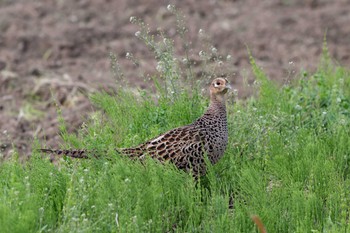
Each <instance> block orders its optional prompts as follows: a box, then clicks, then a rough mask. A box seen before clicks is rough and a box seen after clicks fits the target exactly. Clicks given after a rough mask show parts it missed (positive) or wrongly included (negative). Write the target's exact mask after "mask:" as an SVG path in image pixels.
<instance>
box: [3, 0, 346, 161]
mask: <svg viewBox="0 0 350 233" xmlns="http://www.w3.org/2000/svg"><path fill="white" fill-rule="evenodd" d="M169 3H171V2H170V1H155V0H150V1H134V0H118V1H111V0H77V1H68V0H37V1H28V0H27V1H25V0H0V155H1V156H2V157H8V155H9V154H10V153H11V152H13V150H18V151H19V153H20V155H23V156H27V155H29V154H30V152H31V146H32V143H33V140H34V138H38V139H39V140H40V141H41V142H43V143H45V146H47V147H58V146H59V145H60V142H61V139H60V136H59V134H58V133H59V130H58V118H57V106H56V105H55V102H56V103H58V104H59V107H60V108H61V109H62V115H63V117H64V119H65V121H66V122H67V125H68V128H69V130H70V131H71V132H74V131H76V130H77V129H79V127H80V125H81V124H82V123H83V121H84V120H86V117H87V116H88V114H89V112H91V111H93V110H94V108H93V106H92V105H91V103H90V101H89V99H88V94H89V93H91V92H93V91H96V90H99V89H101V88H114V87H115V86H116V85H117V84H116V79H115V78H114V75H113V73H112V72H111V68H110V59H109V53H110V52H113V53H115V54H116V56H117V59H118V61H119V63H120V65H121V67H122V70H123V73H124V75H125V78H126V79H127V80H128V81H129V83H131V84H132V86H133V87H135V88H141V89H144V88H150V86H149V84H148V82H145V80H144V79H145V78H144V77H147V75H152V74H156V73H157V70H156V60H155V59H154V55H152V53H150V52H149V50H148V48H147V47H146V46H145V45H143V44H142V43H141V42H140V40H138V39H137V38H136V37H135V32H136V31H137V30H139V29H138V27H137V26H136V25H133V24H131V23H130V17H131V16H136V17H138V18H140V19H142V20H144V21H145V22H146V23H147V24H149V27H150V29H151V32H153V31H154V32H156V31H157V29H158V28H159V27H160V28H161V29H162V30H163V31H164V32H165V33H166V34H167V35H168V36H169V37H172V36H175V34H176V27H175V24H176V22H175V21H176V18H175V17H174V16H173V15H172V14H171V13H170V12H169V11H168V10H167V5H168V4H169ZM176 7H177V8H179V9H180V10H181V12H182V13H183V14H184V15H185V17H186V21H187V27H188V34H187V37H188V42H191V44H190V48H191V50H190V51H189V52H190V54H193V56H192V58H193V60H195V61H196V59H198V60H197V61H196V64H197V65H195V67H194V71H195V73H196V74H198V76H200V74H201V72H203V70H202V67H203V66H201V65H200V64H201V61H200V59H199V58H198V52H199V51H201V48H202V47H201V46H202V43H201V40H200V38H199V35H198V31H199V30H200V29H203V30H204V31H205V33H206V35H207V37H209V40H210V41H211V44H212V46H214V47H215V48H216V49H217V51H218V53H219V54H222V56H224V57H226V56H227V55H230V56H231V57H232V61H231V63H232V66H231V67H230V70H231V71H233V72H232V75H229V79H230V80H231V81H232V84H233V86H234V87H235V88H236V89H238V90H239V96H240V98H245V97H247V96H249V95H250V94H251V93H250V92H249V91H245V90H244V89H243V88H242V86H243V82H244V81H243V80H244V78H243V77H245V78H246V79H247V80H248V81H249V82H250V81H252V80H253V79H254V78H253V77H252V74H251V72H250V65H249V56H248V53H247V46H248V47H249V49H250V50H251V52H252V54H253V56H254V57H255V58H256V60H257V63H258V64H259V65H260V66H261V67H263V69H264V71H265V72H266V73H267V74H268V75H269V77H271V78H272V79H275V80H278V82H280V83H284V82H288V81H289V80H290V79H291V78H293V77H294V76H295V75H296V74H297V73H299V71H300V70H302V69H305V70H308V71H312V70H314V69H315V68H316V67H317V65H318V62H319V59H320V55H321V53H322V43H323V38H324V35H325V32H327V33H326V35H327V43H328V47H329V51H330V54H331V55H332V57H333V58H334V59H335V60H336V61H337V62H339V63H340V64H342V65H344V66H349V65H350V57H349V56H350V2H349V1H347V0H333V1H331V0H307V1H305V0H265V1H256V0H231V1H229V0H221V1H220V0H218V1H215V0H211V1H194V0H188V1H178V2H176ZM175 42H176V41H175ZM175 46H176V47H175V50H176V51H177V52H178V53H179V54H181V51H183V48H182V44H181V43H175ZM127 52H129V53H132V54H133V56H135V57H138V58H139V65H138V66H137V67H135V65H134V64H133V63H132V62H131V61H130V60H128V59H127V58H126V53H127Z"/></svg>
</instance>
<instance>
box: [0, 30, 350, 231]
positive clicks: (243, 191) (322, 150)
mask: <svg viewBox="0 0 350 233" xmlns="http://www.w3.org/2000/svg"><path fill="white" fill-rule="evenodd" d="M146 31H147V30H146ZM147 40H150V38H148V39H147ZM152 40H153V39H152ZM152 43H153V44H152V46H153V47H152V48H153V50H154V48H159V46H158V44H157V42H156V41H154V40H153V42H152ZM157 46H158V47H157ZM169 46H170V47H171V46H172V44H171V43H170V44H166V45H165V47H162V48H163V49H162V50H161V51H171V49H169V50H167V48H168V47H169ZM325 48H326V46H325ZM161 51H160V50H159V51H156V53H158V55H159V56H158V58H157V59H159V61H163V60H162V59H165V60H166V61H167V62H164V61H163V63H161V64H162V65H164V64H168V65H166V66H163V67H162V69H160V70H161V74H160V75H159V76H157V77H154V79H153V80H154V83H155V86H156V87H157V88H156V90H157V91H156V92H155V93H156V94H155V95H153V94H154V93H153V94H151V93H150V92H147V91H140V95H139V96H138V97H136V96H135V95H133V94H132V93H131V92H130V91H128V90H127V89H121V88H119V89H118V90H117V92H116V93H117V94H107V93H96V94H94V95H92V96H91V100H92V101H93V102H94V104H95V105H96V106H98V107H99V108H100V109H101V111H99V112H96V113H94V114H93V115H92V116H91V119H90V121H89V122H87V123H86V124H85V125H84V126H83V127H82V128H81V129H80V130H79V133H78V134H77V135H71V134H68V133H67V131H66V129H65V125H64V123H62V125H61V134H62V138H63V139H64V141H65V144H64V145H62V147H65V148H70V147H76V148H88V149H92V148H94V149H97V150H100V151H102V150H104V149H106V148H107V150H108V153H107V154H105V156H104V157H103V158H102V159H99V160H97V159H91V160H71V159H69V158H62V159H61V160H60V161H59V163H58V165H54V164H52V163H51V162H50V161H49V159H48V158H45V157H42V155H40V154H38V153H37V152H35V151H34V152H33V156H32V157H31V158H30V160H29V161H27V162H25V163H24V164H23V163H21V162H19V161H18V159H17V157H16V155H14V156H13V158H12V159H11V160H8V161H4V162H2V163H1V164H0V188H1V189H0V190H1V193H0V226H1V232H257V228H256V226H255V225H254V223H253V222H252V220H251V216H252V215H258V216H260V218H261V220H262V222H263V223H264V225H265V227H266V229H267V230H268V232H349V231H350V229H349V226H348V225H349V213H350V196H349V190H350V168H349V164H350V149H349V148H350V137H349V135H350V73H349V71H348V70H347V69H345V68H343V67H341V66H337V65H333V64H332V62H331V61H330V58H329V56H328V52H327V51H326V49H325V53H324V55H323V59H322V62H321V63H320V66H319V69H318V70H317V71H316V72H315V73H312V74H310V73H307V72H302V73H301V74H300V78H299V79H296V80H297V81H295V83H293V84H292V85H288V86H283V87H279V86H278V85H276V84H275V83H273V82H271V81H270V80H269V79H268V77H267V76H266V75H265V74H264V72H263V71H262V70H261V69H260V68H259V67H258V66H257V65H256V63H255V61H254V59H253V58H251V63H252V70H253V73H254V74H255V77H256V80H257V83H258V85H257V86H256V93H257V95H256V96H255V97H252V98H250V99H248V100H244V101H240V100H236V103H235V104H232V101H230V102H229V104H228V122H229V145H228V148H227V151H226V153H225V156H224V157H223V159H222V160H221V161H220V162H219V163H218V164H216V165H215V166H212V167H209V169H208V174H207V175H206V176H205V177H202V178H201V179H200V180H199V182H195V181H194V180H193V179H192V177H191V176H190V175H189V174H186V173H184V172H182V171H178V170H177V169H176V168H174V167H173V166H172V165H171V164H167V165H165V166H163V165H160V164H159V163H157V162H155V161H152V160H147V161H146V162H145V163H143V164H141V163H139V162H137V161H131V160H129V159H128V158H125V157H122V156H119V155H116V154H115V152H114V150H113V149H114V148H115V147H128V146H133V145H137V144H138V143H141V142H143V141H145V140H146V139H149V138H152V137H154V136H156V135H158V134H159V133H162V132H164V131H166V130H168V129H171V128H173V127H177V126H180V125H184V124H188V123H190V122H192V121H193V120H195V119H196V118H197V117H199V116H200V115H201V114H202V113H203V111H204V110H205V108H206V106H207V104H208V101H207V98H206V97H204V96H202V94H201V91H200V88H201V85H200V84H198V83H196V82H194V81H193V79H192V80H190V81H189V82H191V83H192V85H189V86H186V85H184V83H186V82H180V80H181V79H180V78H179V76H180V74H181V72H180V71H179V70H181V66H180V65H178V64H176V60H172V59H169V58H170V55H169V54H171V53H166V54H165V55H164V56H161V54H162V52H161ZM172 62H173V63H172ZM184 73H186V74H188V75H191V72H184ZM169 77H171V79H170V80H169V79H168V78H169ZM187 78H191V77H187ZM154 98H155V99H156V100H157V101H154V100H153V99H154ZM36 147H38V146H36ZM101 153H102V152H101ZM230 202H233V208H232V209H229V208H228V206H229V203H230ZM116 220H117V221H116Z"/></svg>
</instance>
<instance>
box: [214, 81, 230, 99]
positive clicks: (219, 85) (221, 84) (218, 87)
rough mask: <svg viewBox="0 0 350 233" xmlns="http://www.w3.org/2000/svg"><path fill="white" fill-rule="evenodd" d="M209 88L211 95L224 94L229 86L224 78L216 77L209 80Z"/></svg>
mask: <svg viewBox="0 0 350 233" xmlns="http://www.w3.org/2000/svg"><path fill="white" fill-rule="evenodd" d="M209 89H210V94H212V95H224V94H226V92H227V91H228V90H229V89H231V86H230V84H229V83H228V81H227V79H226V78H216V79H214V80H213V81H212V82H211V85H210V88H209Z"/></svg>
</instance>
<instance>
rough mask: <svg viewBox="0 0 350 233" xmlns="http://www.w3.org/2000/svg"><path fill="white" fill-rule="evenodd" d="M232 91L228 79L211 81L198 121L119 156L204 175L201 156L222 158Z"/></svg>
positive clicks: (77, 153)
mask: <svg viewBox="0 0 350 233" xmlns="http://www.w3.org/2000/svg"><path fill="white" fill-rule="evenodd" d="M228 89H231V87H230V85H229V83H228V81H227V79H224V78H216V79H214V80H213V81H212V82H211V85H210V87H209V90H210V105H209V107H208V109H207V111H206V112H205V113H204V114H203V116H201V117H200V118H199V119H197V120H196V121H194V122H193V123H192V124H190V125H186V126H182V127H179V128H175V129H172V130H170V131H168V132H166V133H164V134H161V135H159V136H158V137H156V138H153V139H151V140H149V141H147V142H145V143H142V144H140V145H138V146H136V147H133V148H122V149H116V151H117V152H118V153H120V154H122V155H126V156H129V157H131V158H138V159H143V158H144V157H145V156H150V157H151V158H153V159H157V160H159V161H160V162H166V161H170V162H172V163H174V164H175V166H176V167H177V168H179V169H182V170H185V171H187V172H192V174H193V175H194V176H198V175H204V174H205V172H206V166H205V160H204V156H205V155H207V156H208V159H209V160H210V162H211V163H212V164H215V163H217V161H218V160H219V159H220V158H221V157H222V155H223V154H224V151H225V149H226V146H227V141H228V131H227V120H226V105H225V94H226V93H227V91H228ZM40 151H41V152H45V153H53V154H58V155H65V156H69V157H73V158H88V157H89V155H88V154H90V153H89V151H86V150H54V149H40Z"/></svg>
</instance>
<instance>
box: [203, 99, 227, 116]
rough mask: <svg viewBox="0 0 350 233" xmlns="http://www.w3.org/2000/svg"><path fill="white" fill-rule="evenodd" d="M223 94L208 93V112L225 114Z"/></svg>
mask: <svg viewBox="0 0 350 233" xmlns="http://www.w3.org/2000/svg"><path fill="white" fill-rule="evenodd" d="M225 102H226V100H225V96H224V95H215V94H211V95H210V104H209V108H208V111H207V112H208V113H214V114H215V113H216V114H222V113H225V114H226V104H225Z"/></svg>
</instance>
